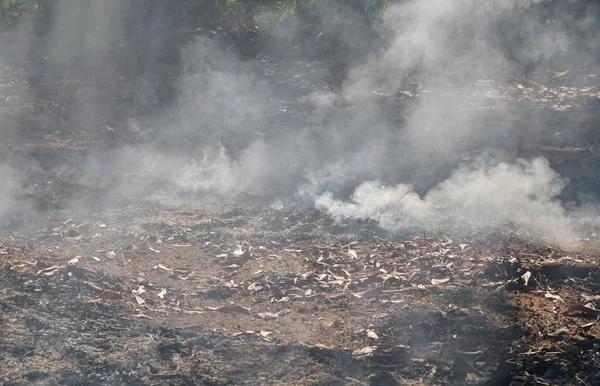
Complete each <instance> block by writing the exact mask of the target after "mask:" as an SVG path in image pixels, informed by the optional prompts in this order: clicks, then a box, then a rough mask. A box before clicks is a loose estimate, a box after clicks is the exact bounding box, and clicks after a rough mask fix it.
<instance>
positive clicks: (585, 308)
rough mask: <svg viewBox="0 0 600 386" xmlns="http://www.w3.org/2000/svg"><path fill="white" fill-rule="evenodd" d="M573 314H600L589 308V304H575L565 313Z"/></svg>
mask: <svg viewBox="0 0 600 386" xmlns="http://www.w3.org/2000/svg"><path fill="white" fill-rule="evenodd" d="M574 312H581V313H584V314H591V315H598V314H600V310H597V309H595V308H594V307H591V304H589V303H588V304H576V305H574V306H572V307H570V308H569V309H568V310H567V311H566V312H565V313H567V314H570V313H574Z"/></svg>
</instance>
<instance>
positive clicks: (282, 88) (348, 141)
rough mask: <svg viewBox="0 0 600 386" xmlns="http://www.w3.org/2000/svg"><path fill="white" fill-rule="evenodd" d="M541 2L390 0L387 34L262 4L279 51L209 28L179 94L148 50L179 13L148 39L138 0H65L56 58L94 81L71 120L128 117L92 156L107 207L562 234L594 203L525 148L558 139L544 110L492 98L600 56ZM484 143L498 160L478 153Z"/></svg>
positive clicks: (88, 168)
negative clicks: (459, 224) (127, 95)
mask: <svg viewBox="0 0 600 386" xmlns="http://www.w3.org/2000/svg"><path fill="white" fill-rule="evenodd" d="M542 3H545V2H544V1H543V0H537V1H536V0H531V1H525V0H523V1H518V0H514V1H508V0H507V1H498V2H491V4H490V2H481V1H476V0H433V1H402V2H392V3H391V4H390V6H389V7H388V9H387V11H386V13H385V16H384V18H383V21H382V23H381V25H378V26H377V28H376V29H375V30H374V31H376V32H377V37H376V39H375V40H373V39H372V36H370V37H369V36H367V34H366V33H365V32H364V25H363V24H362V23H361V22H359V21H358V20H359V19H358V18H357V16H356V15H355V14H354V13H352V12H350V11H348V12H347V13H343V12H342V13H340V11H339V10H334V9H327V8H324V9H323V15H321V16H322V18H323V20H328V18H329V16H330V13H334V14H336V15H343V19H344V20H342V22H340V23H338V24H335V26H336V27H335V28H337V29H332V28H333V27H328V28H327V29H324V30H323V31H309V32H310V33H308V34H307V31H306V28H305V26H303V25H302V22H301V20H300V19H298V18H295V19H294V18H293V17H290V19H289V20H288V22H286V23H285V24H283V25H276V26H275V27H272V25H271V24H270V22H271V21H272V20H274V19H275V16H274V15H273V14H270V13H264V14H262V15H259V16H258V17H257V20H258V21H259V23H260V24H261V27H262V28H263V29H268V28H272V29H271V30H270V33H271V35H272V39H271V40H270V41H269V42H270V43H269V47H268V48H269V50H270V52H275V53H276V54H277V55H279V59H278V60H271V59H270V58H269V57H267V56H256V57H254V58H252V59H248V58H243V57H242V56H241V55H239V54H238V52H236V51H235V50H234V49H232V47H231V45H228V44H224V43H223V40H222V39H221V40H220V39H218V38H217V37H211V33H208V34H205V35H203V36H200V37H195V38H193V39H190V40H189V41H186V42H185V43H184V44H181V46H180V47H181V48H180V53H181V55H180V56H179V58H180V62H179V63H176V64H174V65H171V67H173V66H174V67H177V68H178V70H179V71H180V72H179V73H178V75H177V76H176V77H174V78H171V77H167V76H166V75H165V76H164V78H165V79H167V78H168V82H169V87H171V88H172V89H173V92H172V95H173V103H171V104H168V105H165V104H162V105H161V103H160V95H159V93H158V91H157V90H158V89H159V88H160V84H159V83H160V80H157V78H156V75H155V74H156V73H161V71H162V70H163V68H164V71H165V72H166V71H167V65H166V64H164V63H162V62H161V61H160V60H159V59H157V57H158V56H159V54H156V55H155V56H156V57H153V56H152V52H154V50H155V51H156V52H160V50H161V49H162V50H164V49H165V47H166V46H168V45H169V43H168V41H167V37H166V35H165V34H164V33H163V32H164V31H166V30H167V25H168V23H169V20H168V17H167V16H166V15H167V14H166V12H163V13H161V12H158V13H156V14H154V15H147V16H148V17H150V18H151V19H152V21H151V22H150V23H148V25H149V26H150V27H148V28H147V29H145V30H140V31H137V32H136V31H135V28H133V27H131V25H132V24H131V22H132V20H131V17H130V15H131V13H132V12H134V11H135V7H134V5H133V4H134V3H133V2H131V1H123V0H120V1H107V2H90V4H91V5H89V6H87V8H82V7H80V6H78V5H77V3H76V2H75V3H74V2H73V1H72V0H60V1H58V3H57V5H56V7H57V8H56V10H55V12H54V14H56V15H58V16H57V19H56V23H55V25H54V27H53V28H52V30H51V32H50V33H49V35H48V37H47V38H46V39H47V43H46V45H45V47H46V51H45V52H46V53H47V61H48V62H51V63H53V64H56V65H58V66H59V67H60V68H62V69H63V70H62V71H63V73H62V74H60V76H62V77H63V79H68V78H72V77H78V76H89V77H94V79H97V82H96V83H95V84H96V89H91V90H88V91H87V92H86V93H84V94H81V95H77V97H76V98H75V102H74V105H73V106H72V112H71V115H72V119H73V121H75V122H77V123H78V124H81V126H82V127H84V128H87V129H90V130H91V129H93V128H97V127H98V126H100V127H103V126H105V125H106V126H112V125H114V124H115V123H114V122H115V121H118V122H119V124H120V126H119V130H121V131H124V132H127V133H130V134H132V135H134V136H135V138H136V140H135V141H130V143H127V144H125V145H123V146H121V147H115V148H111V149H109V150H106V149H104V150H101V151H98V152H96V153H94V154H92V155H90V156H89V157H87V160H86V161H85V164H84V166H83V168H82V172H81V173H80V175H79V176H78V177H77V178H76V182H77V183H79V184H82V185H84V186H87V187H91V188H97V189H103V190H104V191H105V192H106V194H105V196H104V200H106V202H107V203H111V202H114V200H115V199H119V198H123V197H125V198H129V199H131V200H136V199H139V198H146V199H152V200H156V201H159V202H168V203H172V202H176V203H181V202H187V203H189V202H192V203H194V202H202V201H203V200H205V199H207V198H211V199H217V200H218V199H220V198H227V199H235V198H236V197H239V196H240V195H248V194H250V195H277V196H285V197H289V198H290V200H292V201H295V202H301V203H304V204H307V205H311V206H312V205H314V206H316V208H317V209H319V210H321V211H323V212H325V213H328V214H330V215H331V216H333V217H334V218H336V219H338V220H340V221H341V220H343V219H344V218H356V219H371V220H374V221H377V222H378V223H379V225H380V226H381V227H383V228H385V229H388V230H392V231H398V230H402V229H408V228H410V229H413V228H430V227H437V226H438V225H439V224H441V223H443V224H449V225H450V226H451V224H452V222H453V221H460V219H461V218H469V219H470V221H472V222H474V223H490V222H498V223H502V222H507V221H511V222H516V223H518V224H520V225H523V226H526V227H529V228H530V229H531V230H533V231H535V232H537V233H539V234H541V235H544V236H550V237H553V236H556V237H558V238H559V241H561V242H567V241H570V240H572V239H573V238H574V237H575V236H576V232H575V230H574V228H573V221H574V220H577V221H581V220H582V218H583V217H585V216H586V215H585V213H584V212H591V211H592V210H590V209H589V208H595V206H594V205H593V202H587V203H586V204H585V205H584V207H585V208H587V209H586V210H582V209H581V208H582V207H578V208H574V209H573V208H570V209H569V210H567V209H566V208H565V206H564V205H563V203H562V202H561V201H559V199H558V197H559V195H560V194H561V192H562V190H563V189H564V188H565V186H566V184H567V183H568V180H566V179H564V178H563V177H568V176H560V175H558V174H557V172H555V171H554V170H553V169H552V167H551V166H550V164H549V162H548V161H546V160H545V159H543V158H534V159H521V158H519V156H518V155H517V153H518V147H519V146H522V145H523V141H526V142H527V143H536V141H538V140H539V139H541V138H542V136H544V135H546V132H542V131H543V130H540V128H539V127H538V126H536V125H534V124H532V122H534V121H536V119H537V117H536V116H535V113H528V115H524V114H522V113H520V112H519V111H518V110H515V109H514V108H513V107H511V105H510V104H509V102H507V101H505V100H503V99H500V98H491V97H490V94H491V92H492V89H491V87H490V84H495V85H504V84H506V83H507V82H510V81H513V78H514V77H515V76H517V75H515V74H518V73H519V72H520V71H521V70H522V67H523V66H525V67H529V68H531V69H535V68H538V67H540V68H541V67H542V66H551V67H553V68H555V69H557V70H563V69H569V71H571V72H572V73H581V74H585V73H586V71H590V69H594V68H596V67H597V65H598V61H597V59H598V58H597V57H596V53H597V52H598V47H597V45H598V44H599V43H598V40H597V39H589V38H587V39H582V38H581V37H580V36H579V35H577V34H578V33H580V32H581V31H586V28H588V27H589V26H590V25H591V24H592V23H593V22H594V20H595V19H594V18H593V17H592V16H589V17H587V16H586V17H583V18H579V19H577V20H574V19H573V20H569V19H568V18H569V17H570V16H565V17H564V18H562V19H560V18H556V17H554V16H555V15H552V14H548V15H539V14H537V13H536V12H531V11H530V10H532V9H534V6H537V5H540V4H542ZM165 9H166V8H165ZM163 11H164V10H163ZM590 14H591V13H590ZM127 15H129V16H127ZM574 26H575V27H574ZM132 30H133V32H132ZM321 32H322V33H323V34H325V35H335V36H337V37H341V41H342V42H343V43H345V45H346V47H347V49H346V51H344V53H343V54H340V58H339V59H340V61H341V62H343V63H342V67H343V68H344V69H345V70H344V71H345V74H347V76H346V77H345V78H344V79H342V82H341V84H340V87H339V88H335V87H329V86H328V85H327V82H328V79H329V78H328V77H329V75H328V74H327V71H325V70H323V68H326V67H327V63H326V62H324V61H323V62H320V61H319V60H315V58H314V56H315V52H314V50H313V49H312V48H311V46H313V45H314V44H315V42H316V41H318V39H320V36H321V35H320V33H321ZM369 33H370V34H372V33H374V32H373V31H369ZM147 34H150V35H147ZM301 34H303V35H301ZM300 35H301V36H303V38H302V39H300V38H298V36H300ZM131 36H133V38H131ZM306 36H308V38H307V37H306ZM128 38H129V39H130V40H132V39H133V41H134V42H135V41H138V40H139V46H140V47H142V48H140V49H141V50H144V51H148V50H149V51H150V53H151V55H150V58H151V59H150V60H148V61H146V62H144V63H140V62H139V60H137V61H136V59H135V58H131V57H130V56H135V54H136V53H135V52H128V48H127V47H130V46H127V47H125V48H122V49H120V48H118V47H121V46H123V44H124V43H123V42H124V41H125V40H127V39H128ZM135 39H138V40H135ZM294 39H296V40H294ZM374 41H376V42H377V44H374V43H373V42H374ZM299 43H302V44H299ZM134 46H135V44H134ZM115 47H117V48H118V49H115ZM128 55H129V56H128ZM317 59H318V58H317ZM47 75H52V74H47ZM54 75H55V74H54ZM159 78H160V76H159ZM290 79H292V82H295V83H294V84H293V85H292V84H290ZM119 82H128V83H127V84H129V85H131V87H132V88H133V90H134V91H133V97H132V98H133V99H134V103H133V104H134V105H135V106H136V111H135V112H133V111H131V112H125V113H124V114H121V115H118V116H117V115H116V114H115V113H114V109H115V106H113V104H115V103H116V104H118V102H115V101H108V100H105V99H103V98H102V97H99V96H98V93H99V91H100V90H101V89H102V87H104V86H103V85H104V84H106V83H109V84H115V83H116V84H118V83H119ZM165 82H166V81H165ZM292 86H293V87H292ZM399 90H401V91H403V93H404V94H403V95H405V96H407V97H406V98H404V97H400V96H398V94H397V92H398V91H399ZM417 94H418V97H414V95H417ZM402 98H404V99H402ZM117 107H118V106H117ZM140 112H141V113H140ZM525 145H526V144H525ZM472 148H477V149H481V150H482V151H484V152H485V154H487V155H485V156H478V157H475V158H474V160H471V161H465V158H464V154H465V153H466V152H468V151H469V150H471V149H472ZM83 205H84V204H83V203H81V202H76V203H73V205H72V206H73V209H74V210H80V209H81V206H83ZM594 210H595V209H594Z"/></svg>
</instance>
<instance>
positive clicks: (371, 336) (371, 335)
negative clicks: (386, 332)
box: [367, 330, 379, 339]
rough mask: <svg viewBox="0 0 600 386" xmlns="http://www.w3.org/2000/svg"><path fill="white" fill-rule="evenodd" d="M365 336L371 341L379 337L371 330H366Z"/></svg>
mask: <svg viewBox="0 0 600 386" xmlns="http://www.w3.org/2000/svg"><path fill="white" fill-rule="evenodd" d="M367 336H368V337H369V338H371V339H379V335H377V333H375V331H373V330H367Z"/></svg>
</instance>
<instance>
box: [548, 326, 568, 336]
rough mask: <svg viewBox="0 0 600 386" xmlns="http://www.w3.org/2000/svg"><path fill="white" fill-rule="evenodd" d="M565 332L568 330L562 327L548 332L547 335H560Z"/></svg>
mask: <svg viewBox="0 0 600 386" xmlns="http://www.w3.org/2000/svg"><path fill="white" fill-rule="evenodd" d="M567 332H569V329H568V328H566V327H563V328H561V329H559V330H556V331H554V332H551V333H549V334H548V336H558V335H560V334H562V333H567Z"/></svg>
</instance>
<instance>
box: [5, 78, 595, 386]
mask: <svg viewBox="0 0 600 386" xmlns="http://www.w3.org/2000/svg"><path fill="white" fill-rule="evenodd" d="M13 70H14V71H15V72H18V71H19V70H18V69H13ZM13 78H15V77H14V76H13ZM13 78H11V79H13ZM16 78H18V77H16ZM300 78H301V77H300ZM295 79H297V78H295ZM17 83H18V82H16V81H13V80H10V79H8V80H6V81H5V83H3V84H1V85H0V88H1V89H2V92H3V93H4V94H3V96H4V99H5V101H4V104H3V110H2V111H0V113H2V114H3V117H5V118H6V117H8V118H11V117H12V118H11V119H14V121H15V122H20V123H21V124H22V125H24V126H28V125H29V126H31V127H37V128H38V129H36V130H34V131H32V132H27V131H24V132H23V133H21V137H20V139H17V140H15V141H11V142H6V143H2V148H1V149H0V156H1V157H2V158H3V159H10V158H11V157H14V156H18V157H26V158H27V159H35V160H37V161H38V162H39V166H40V167H39V170H38V171H37V174H32V176H33V177H32V179H31V181H29V182H28V183H26V186H25V188H26V192H27V194H25V195H24V197H23V198H22V199H23V200H26V201H30V202H32V203H34V204H35V205H34V207H35V208H36V209H38V210H40V211H43V210H47V211H48V213H49V214H48V216H47V218H45V219H44V221H43V222H41V223H42V225H41V226H40V227H39V228H37V229H33V230H32V229H29V230H27V231H22V232H20V233H15V232H14V231H8V230H6V231H3V234H2V236H1V238H0V326H1V330H0V347H1V350H0V379H1V382H2V383H3V384H5V385H21V384H38V385H80V384H87V385H93V384H109V385H117V384H127V385H138V384H139V385H164V384H168V385H196V384H198V385H442V384H443V385H511V384H512V385H598V384H600V323H599V322H598V321H599V320H600V310H598V309H596V304H598V303H599V301H600V272H599V262H598V257H597V245H595V244H594V243H593V240H592V241H590V240H583V241H582V246H579V247H578V248H576V249H572V250H566V249H561V248H559V247H557V246H556V245H555V244H554V242H553V240H543V239H538V238H535V237H531V236H530V235H528V234H527V233H525V232H523V231H522V230H520V229H517V228H514V227H509V226H498V227H494V228H493V229H492V228H490V229H485V230H484V229H471V230H470V231H469V232H460V236H457V235H458V234H459V233H458V232H450V231H449V232H442V231H439V230H437V231H431V232H426V233H425V234H422V235H414V234H413V235H402V236H401V235H390V234H388V233H386V232H384V231H382V230H381V229H379V228H378V227H377V226H376V225H375V224H373V223H371V222H348V223H343V224H337V223H334V222H333V221H332V220H331V219H330V218H328V217H327V216H325V215H323V214H321V213H319V212H316V211H314V210H312V209H308V208H304V207H301V206H297V205H293V204H289V203H286V202H279V201H276V200H274V199H273V198H272V197H270V198H265V199H264V200H262V199H260V198H258V199H252V200H251V199H247V200H245V199H243V200H239V201H237V202H235V203H219V204H218V205H216V204H206V205H202V206H198V205H196V206H189V207H187V206H177V207H172V206H171V207H168V206H161V205H159V204H153V203H147V202H127V203H125V204H123V205H121V206H120V207H118V208H115V209H112V210H107V209H98V210H90V211H89V213H87V214H81V215H72V216H68V217H67V216H66V215H65V214H64V213H62V212H60V209H61V205H62V204H61V203H64V202H66V201H69V200H71V199H73V198H78V199H79V198H81V197H86V196H89V195H90V194H99V193H98V192H89V191H86V187H82V186H78V185H77V184H74V183H72V182H70V181H69V180H68V178H67V179H66V178H64V176H61V175H57V174H56V173H54V171H55V170H62V169H60V168H58V166H60V165H61V162H67V163H68V164H69V165H74V164H77V163H78V162H79V161H78V160H80V159H82V158H85V157H86V155H87V154H88V153H89V150H90V148H92V147H94V146H95V147H98V143H100V142H101V143H102V146H111V144H113V145H114V144H115V143H118V142H121V143H126V142H127V141H129V140H131V141H133V140H135V138H130V137H129V136H128V135H129V134H128V133H126V132H124V131H123V130H121V128H120V127H118V126H115V125H112V124H110V122H99V123H98V127H100V128H101V130H99V131H95V132H94V131H87V132H84V131H78V130H75V129H73V127H72V126H70V125H69V124H67V123H65V122H62V118H63V117H62V113H63V112H64V111H63V110H61V109H60V108H59V109H58V110H57V109H53V108H51V106H55V105H53V104H52V103H51V101H50V99H51V96H48V100H46V99H44V97H43V96H42V97H40V96H38V97H36V98H34V100H29V101H28V100H25V102H23V100H20V99H19V95H22V94H20V93H18V92H15V97H14V98H11V94H10V92H11V89H16V88H18V87H19V86H18V84H17ZM293 86H294V87H300V86H299V85H293ZM23 87H25V86H23ZM481 87H482V88H481V92H482V93H488V94H489V98H490V105H493V104H494V103H495V102H494V101H497V100H502V101H503V103H507V104H508V105H509V106H512V107H511V108H513V109H516V110H518V109H532V108H533V109H536V110H535V111H536V114H539V116H540V117H542V120H541V121H540V122H539V126H540V127H541V128H544V129H545V130H548V134H549V135H548V136H546V137H545V138H547V140H546V142H544V143H537V144H536V145H535V146H530V145H531V144H530V143H529V142H528V141H527V138H523V139H522V140H523V143H525V144H527V145H524V146H522V147H521V148H520V149H519V151H521V152H525V153H527V155H542V156H545V157H547V158H548V159H549V160H550V162H551V164H552V165H553V167H555V168H556V169H557V170H559V171H561V170H568V171H569V175H571V176H572V177H573V178H572V181H571V184H570V185H569V186H570V187H569V188H568V189H572V190H573V191H575V192H578V191H582V190H583V191H585V190H586V189H587V190H588V191H594V189H596V187H597V181H598V179H597V174H598V170H600V168H598V167H597V166H598V163H599V159H600V157H597V154H598V153H597V149H596V146H595V145H596V141H597V139H596V138H595V136H596V135H597V130H596V126H595V125H596V122H597V114H598V111H600V110H598V109H597V108H595V106H597V105H598V95H600V91H599V89H598V88H597V87H592V86H588V85H579V86H567V85H563V84H555V85H550V86H548V85H546V86H543V85H541V84H538V83H532V84H515V85H514V87H512V88H511V89H502V88H497V87H496V88H494V85H493V84H482V86H481ZM15 98H16V99H15ZM374 98H380V99H382V100H383V102H382V104H386V105H387V106H388V107H389V108H397V107H398V106H401V105H404V104H410V103H413V101H414V100H415V99H418V98H419V93H418V92H415V91H414V90H412V91H409V90H405V91H403V90H400V91H399V92H397V93H391V94H389V93H387V94H386V93H381V94H377V95H375V96H374ZM45 103H46V104H45ZM279 104H280V105H283V106H284V107H285V111H286V114H288V115H289V116H303V115H306V114H310V112H307V111H304V110H302V108H301V107H298V106H297V105H295V104H293V103H292V102H290V103H289V104H285V101H280V103H279ZM277 108H280V107H277V106H275V107H274V109H277ZM572 117H577V118H576V119H571V118H572ZM288 118H289V117H288ZM536 122H537V121H536ZM109 124H110V125H109ZM61 125H62V126H61ZM568 125H571V126H572V127H571V126H568ZM57 126H60V127H61V128H62V129H61V130H56V128H57ZM567 126H568V127H567ZM40 127H41V128H42V129H39V128H40ZM559 127H560V128H561V130H560V132H558V130H557V128H559ZM563 129H564V130H563ZM578 130H579V131H583V134H584V135H583V136H582V135H579V134H581V133H580V132H579V133H578V132H577V131H578ZM98 133H101V134H98ZM557 134H560V135H557ZM11 138H13V137H11ZM575 138H576V139H578V140H580V139H581V138H584V139H585V141H584V142H581V141H579V142H577V141H576V140H575ZM475 145H476V144H475ZM475 145H474V148H475V150H476V149H477V146H475ZM509 145H510V146H512V145H513V143H512V142H511V143H510V144H509ZM471 150H472V149H465V154H464V156H465V158H468V157H469V156H471V155H472V153H471V152H470V151H471ZM65 160H67V161H65ZM561 168H562V169H561ZM53 173H54V174H53ZM40 181H51V182H52V183H46V184H44V183H40ZM567 194H568V191H567ZM50 213H51V214H50ZM454 233H456V234H454Z"/></svg>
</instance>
